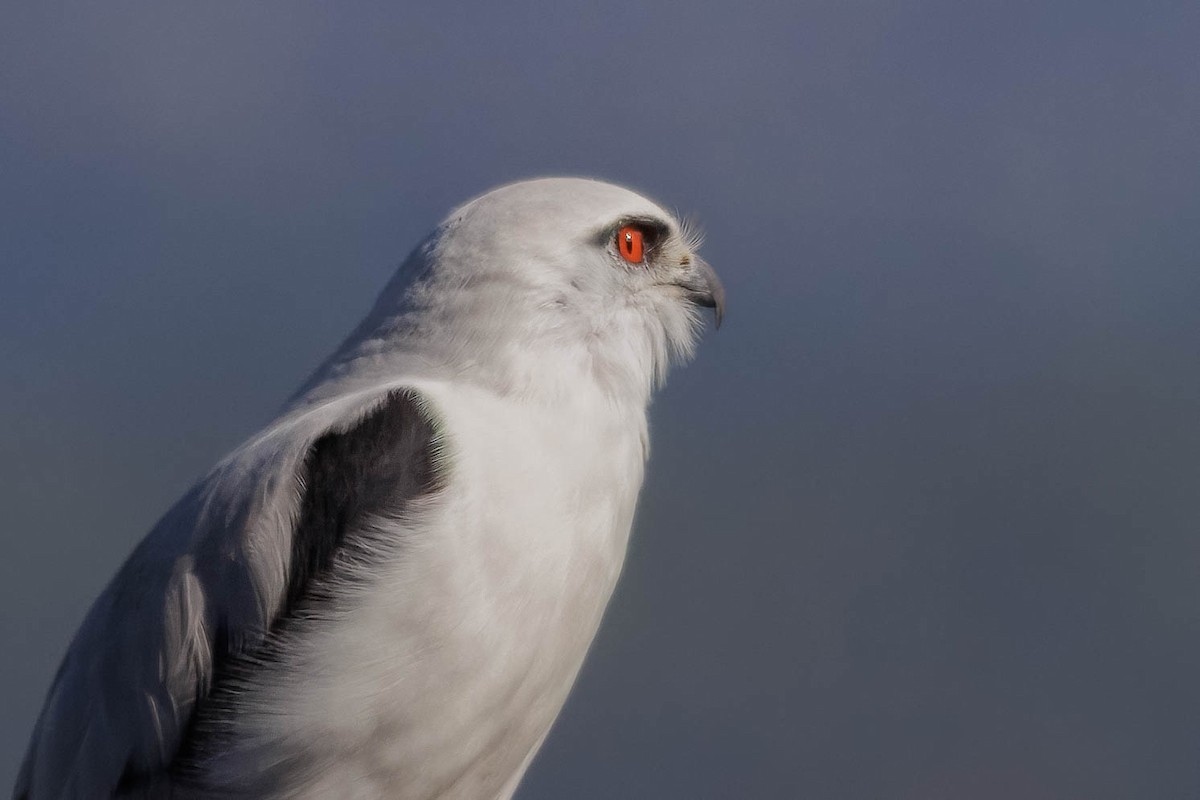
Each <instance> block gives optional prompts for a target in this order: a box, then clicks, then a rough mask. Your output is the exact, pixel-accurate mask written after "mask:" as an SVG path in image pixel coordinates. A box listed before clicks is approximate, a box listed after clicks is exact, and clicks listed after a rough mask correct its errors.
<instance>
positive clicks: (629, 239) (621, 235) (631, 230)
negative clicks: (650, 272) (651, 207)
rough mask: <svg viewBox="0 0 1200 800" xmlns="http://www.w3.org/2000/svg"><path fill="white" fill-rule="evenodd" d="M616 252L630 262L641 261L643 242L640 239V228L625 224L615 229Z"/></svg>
mask: <svg viewBox="0 0 1200 800" xmlns="http://www.w3.org/2000/svg"><path fill="white" fill-rule="evenodd" d="M617 252H618V253H620V254H621V258H623V259H625V260H626V261H628V262H629V263H630V264H640V263H642V258H643V257H644V256H645V242H644V241H643V240H642V232H641V230H639V229H638V228H636V227H634V226H633V225H625V226H623V227H622V228H621V229H620V230H619V231H617Z"/></svg>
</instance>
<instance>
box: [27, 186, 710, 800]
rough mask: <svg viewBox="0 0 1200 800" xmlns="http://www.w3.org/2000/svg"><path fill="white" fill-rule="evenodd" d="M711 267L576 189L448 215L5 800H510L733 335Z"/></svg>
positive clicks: (239, 452)
mask: <svg viewBox="0 0 1200 800" xmlns="http://www.w3.org/2000/svg"><path fill="white" fill-rule="evenodd" d="M699 245H700V241H699V236H698V234H697V232H696V229H695V227H694V226H692V225H690V224H688V223H687V222H686V221H683V220H681V219H679V218H678V217H677V216H676V215H675V214H673V213H671V212H669V211H667V210H665V209H664V208H663V207H662V206H660V205H658V204H657V203H656V202H654V201H652V200H649V199H647V198H646V197H644V196H642V195H640V194H638V193H636V192H635V191H633V190H630V189H627V188H624V187H621V186H618V185H615V184H612V183H606V182H603V181H599V180H594V179H588V178H568V177H554V178H539V179H533V180H526V181H521V182H517V183H512V184H508V185H505V186H501V187H499V188H496V189H493V190H491V191H489V192H487V193H484V194H482V195H480V196H478V197H476V198H475V199H473V200H470V201H468V202H467V203H465V204H463V205H462V206H460V207H458V208H457V209H455V210H454V211H452V212H451V213H450V214H449V215H448V216H447V217H446V218H445V219H444V221H443V222H442V223H441V224H440V225H438V226H437V227H436V228H435V229H434V230H433V231H432V232H431V233H430V234H429V235H428V236H427V237H425V238H424V240H422V241H421V242H420V243H419V244H418V245H417V247H416V248H415V249H414V250H413V251H412V252H411V254H410V255H409V256H408V258H407V259H406V260H405V261H404V262H403V263H402V264H401V266H400V267H399V269H398V270H397V272H396V273H395V275H394V277H392V278H391V280H390V281H389V282H388V283H387V284H386V286H385V287H384V289H383V291H382V293H381V294H380V295H379V296H378V298H377V300H376V302H375V304H374V306H373V308H372V309H371V310H370V312H369V313H368V314H367V316H366V317H365V318H364V319H363V320H362V322H361V323H360V324H359V325H358V327H357V328H355V329H354V330H353V332H352V333H351V334H350V335H349V336H348V338H346V340H345V341H344V342H343V343H342V344H341V345H340V347H338V348H337V349H336V350H335V351H334V352H333V354H332V355H331V356H330V357H329V358H328V359H327V360H325V362H324V363H322V364H321V365H319V366H318V367H317V369H316V371H315V372H314V373H313V374H312V376H311V377H310V378H309V379H308V380H307V381H306V382H305V383H304V384H303V385H302V386H301V387H300V389H299V390H298V391H297V392H296V393H295V394H294V395H293V396H292V397H291V398H290V399H289V400H287V401H286V402H285V404H284V405H283V407H282V410H281V411H280V413H279V415H278V416H277V417H276V418H275V419H273V420H272V421H271V422H270V423H269V424H268V425H267V426H266V427H265V428H263V429H262V430H261V431H260V432H258V433H256V434H255V435H253V436H251V437H250V438H249V439H248V440H247V441H246V442H244V443H243V444H241V445H240V446H239V447H237V448H236V449H235V450H233V452H232V453H230V454H229V455H228V456H226V457H225V458H224V459H223V460H222V461H220V462H219V463H218V464H217V465H216V466H215V467H213V469H212V470H211V471H210V472H209V473H208V474H207V475H206V476H204V477H203V478H201V479H200V480H199V482H198V483H197V484H196V485H195V486H194V487H193V488H192V489H191V490H189V491H188V492H187V493H186V494H185V495H184V496H183V497H182V498H181V499H180V500H179V501H178V502H177V503H176V504H175V505H174V506H173V507H171V508H170V509H169V510H168V511H167V512H166V514H165V515H164V516H163V517H162V518H161V520H160V521H159V522H157V523H156V525H155V526H154V527H153V528H152V529H151V531H150V533H149V534H148V535H147V536H146V537H145V538H144V539H143V540H142V541H141V542H140V544H138V545H137V546H136V548H135V549H134V550H133V552H132V554H131V555H130V556H129V558H128V559H127V560H126V561H125V563H124V564H123V566H122V567H121V568H120V569H119V571H118V572H117V574H116V576H115V577H114V578H113V579H112V581H111V582H110V583H109V584H108V585H107V587H106V588H105V589H104V590H103V592H102V593H101V594H100V595H99V597H98V598H97V600H96V601H95V603H94V605H93V606H92V607H91V609H90V611H89V612H88V614H87V616H86V618H85V620H84V622H83V623H82V625H81V626H80V628H79V629H78V631H77V633H76V634H75V636H74V639H73V640H72V642H71V644H70V646H69V649H68V651H67V654H66V656H65V657H64V660H63V662H62V665H61V667H60V668H59V670H58V673H57V675H56V676H55V678H54V681H53V683H52V686H51V688H50V690H49V692H48V695H47V698H46V701H45V704H44V707H43V709H42V711H41V714H40V717H39V718H38V721H37V723H36V727H35V729H34V731H33V734H32V738H31V741H30V744H29V747H28V751H27V755H26V757H25V759H24V761H23V763H22V766H21V769H20V773H19V776H18V779H17V784H16V787H15V791H14V795H13V797H14V798H15V800H50V799H51V798H53V799H55V800H58V799H59V798H84V797H86V798H109V797H111V798H168V797H169V798H194V799H195V800H200V799H201V798H217V797H222V798H294V799H300V800H309V799H312V798H354V799H356V800H357V799H359V798H361V799H363V800H366V799H367V798H383V797H387V798H404V799H407V800H417V799H418V798H420V799H421V800H434V799H435V798H436V799H437V800H451V799H453V798H461V799H463V800H466V799H470V800H507V799H508V798H511V797H512V796H513V795H514V793H515V792H516V790H517V786H518V784H519V783H520V781H521V779H522V777H523V775H524V774H525V772H526V769H527V768H528V766H529V764H530V762H531V760H532V759H533V757H534V755H535V753H536V752H537V751H538V749H539V748H540V747H541V745H542V743H543V741H544V740H545V738H546V735H547V733H548V731H549V730H550V728H551V725H552V723H553V722H554V720H555V718H556V717H557V715H558V713H559V711H560V710H561V708H562V706H563V704H564V702H565V700H566V698H567V696H568V693H569V692H570V690H571V687H572V685H573V683H574V682H575V679H576V676H577V674H578V672H579V670H580V667H581V665H582V663H583V661H584V658H585V656H586V653H587V651H588V648H589V646H590V643H591V641H592V639H593V637H594V635H595V633H596V631H597V629H598V627H599V624H600V621H601V617H602V614H603V612H604V609H605V607H606V605H607V604H608V601H609V598H610V596H611V594H612V592H613V590H614V588H615V585H616V583H617V580H618V577H619V575H620V572H621V569H622V564H623V562H624V559H625V553H626V549H627V544H628V540H629V536H630V530H631V526H632V524H633V520H634V515H635V507H636V504H637V500H638V495H639V493H640V490H641V485H642V481H643V477H644V473H645V467H646V463H647V458H648V454H649V434H648V422H647V419H648V409H649V405H650V402H651V399H652V395H653V394H654V392H655V390H656V389H657V388H658V387H659V386H661V384H662V382H663V381H664V379H665V377H666V375H667V371H668V368H669V367H670V366H671V365H672V364H675V363H681V362H685V361H687V360H688V359H690V358H691V357H692V356H693V355H694V353H695V349H696V347H697V342H698V340H699V338H700V335H701V332H702V330H703V327H704V313H703V310H704V309H711V310H712V311H713V312H714V315H715V318H716V322H717V324H718V325H719V324H720V321H721V318H722V316H723V315H724V310H725V292H724V289H723V288H722V285H721V282H720V281H719V280H718V278H717V275H716V273H715V272H714V271H713V269H712V267H710V266H709V265H708V263H707V262H705V261H704V260H703V259H702V258H701V257H700V255H699V253H698V249H699Z"/></svg>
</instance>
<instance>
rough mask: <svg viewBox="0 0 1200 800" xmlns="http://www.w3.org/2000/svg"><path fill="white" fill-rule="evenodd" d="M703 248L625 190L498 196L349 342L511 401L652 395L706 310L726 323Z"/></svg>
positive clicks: (542, 184)
mask: <svg viewBox="0 0 1200 800" xmlns="http://www.w3.org/2000/svg"><path fill="white" fill-rule="evenodd" d="M698 245H699V237H698V235H697V234H696V232H695V231H694V229H691V228H689V227H688V226H687V225H685V224H684V223H682V222H681V221H680V220H679V219H677V218H676V217H675V215H673V214H671V213H669V212H668V211H666V210H665V209H663V208H662V207H660V206H659V205H657V204H655V203H653V202H651V201H650V200H647V199H646V198H644V197H642V196H640V195H638V194H636V193H634V192H632V191H630V190H628V189H624V188H622V187H619V186H614V185H612V184H608V183H603V182H600V181H594V180H585V179H578V178H544V179H539V180H530V181H523V182H520V183H514V184H510V185H507V186H502V187H500V188H498V189H495V190H493V191H491V192H488V193H486V194H484V195H481V196H479V197H477V198H475V199H474V200H471V201H470V202H468V203H466V204H464V205H463V206H461V207H459V208H458V209H456V210H455V211H453V212H452V213H451V214H450V215H449V216H448V217H447V218H446V220H445V221H444V222H443V223H442V224H441V225H440V226H439V227H438V228H437V229H436V230H435V231H434V232H433V233H432V234H431V235H430V236H429V237H428V238H427V239H426V240H425V241H424V242H423V243H422V244H421V245H420V246H418V248H417V249H416V250H415V251H414V252H413V254H412V255H411V256H410V257H409V259H408V260H407V261H406V262H405V264H404V266H403V267H401V269H400V271H399V272H398V273H397V275H396V277H395V278H394V279H393V280H392V282H391V284H389V286H388V288H387V289H385V290H384V292H383V294H382V295H381V296H380V299H379V301H378V302H377V304H376V306H375V309H374V311H373V312H372V314H371V316H370V317H368V319H367V320H366V321H365V322H364V325H363V326H362V327H360V329H359V331H357V332H356V334H355V335H354V336H352V337H351V340H350V341H348V342H347V345H348V346H349V345H352V344H354V343H355V340H358V350H359V354H360V355H361V353H362V348H363V347H364V346H365V347H370V349H371V350H373V351H374V352H375V353H376V354H378V353H379V352H380V351H381V350H384V349H395V350H398V351H403V352H408V353H412V352H416V353H419V354H420V355H421V356H422V357H423V358H425V359H426V360H429V361H434V362H439V363H443V364H446V365H448V366H450V367H451V368H452V369H454V370H455V372H456V374H457V375H460V376H463V375H468V374H472V373H474V374H477V375H478V376H479V377H480V378H481V379H483V380H487V381H489V382H491V383H493V384H495V385H496V386H498V387H499V388H501V389H502V390H504V391H515V392H522V393H541V394H546V393H547V391H549V392H550V393H554V392H556V391H557V392H561V391H570V386H571V385H572V382H576V381H578V380H580V379H581V378H590V379H594V380H595V381H596V382H597V383H598V385H600V386H601V387H602V388H603V389H604V390H605V391H607V392H610V393H613V394H618V395H630V394H631V395H632V396H634V397H641V398H648V396H649V392H650V390H651V388H652V387H653V386H654V385H656V384H658V383H661V382H662V380H663V378H664V377H665V375H666V371H667V368H668V366H669V364H670V362H671V361H678V360H684V359H686V358H688V357H690V356H691V354H692V353H693V351H694V348H695V344H696V340H697V337H698V333H699V330H700V328H701V327H702V317H701V314H700V313H699V311H700V307H707V308H711V309H713V310H714V312H715V317H716V322H717V324H720V321H721V317H722V315H723V314H724V308H725V293H724V290H723V289H722V287H721V283H720V281H719V280H718V279H717V276H716V273H715V272H713V270H712V268H711V267H710V266H709V265H708V264H707V263H706V262H705V261H704V260H703V259H702V258H701V257H700V255H699V254H698V253H697V248H698ZM344 349H345V348H344ZM347 355H350V354H347ZM345 363H346V362H345V361H344V360H343V364H345ZM631 399H633V398H632V397H631Z"/></svg>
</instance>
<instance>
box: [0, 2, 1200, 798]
mask: <svg viewBox="0 0 1200 800" xmlns="http://www.w3.org/2000/svg"><path fill="white" fill-rule="evenodd" d="M4 5H5V8H4V14H3V18H4V23H3V26H2V28H0V271H2V272H0V370H2V374H3V376H4V377H3V386H2V387H0V455H2V459H0V508H3V509H4V514H3V522H2V523H0V541H2V542H3V546H4V555H3V558H2V559H0V609H2V611H0V642H3V644H2V646H0V675H2V680H0V704H2V709H3V711H2V713H0V787H9V786H11V785H12V781H13V778H14V776H15V773H16V768H17V764H18V762H19V759H20V758H21V756H22V754H23V751H24V748H25V743H26V739H27V736H28V735H29V732H30V729H31V727H32V724H33V721H34V718H35V715H36V713H37V711H38V709H39V708H40V705H41V703H42V699H43V696H44V693H45V691H46V689H47V687H48V685H49V683H50V680H51V677H52V676H53V673H54V670H55V668H56V666H57V664H58V661H59V659H60V658H61V656H62V655H63V653H64V651H65V648H66V646H67V643H68V641H69V639H70V636H71V634H72V632H73V631H74V629H75V628H76V626H77V625H78V624H79V622H80V621H81V619H82V617H83V614H84V613H85V611H86V609H87V607H88V606H89V604H90V603H91V601H92V599H93V598H94V597H95V595H96V594H97V593H98V592H99V591H100V589H101V588H102V586H103V585H104V584H105V583H106V582H107V581H108V579H109V578H110V577H111V575H112V574H113V572H114V571H115V569H116V568H117V566H118V565H119V563H120V562H121V561H122V560H123V559H124V558H125V556H126V555H127V554H128V552H129V551H130V549H131V548H132V546H133V545H134V543H135V542H136V541H137V540H139V539H140V538H141V537H142V536H143V535H144V534H145V533H146V532H147V531H148V529H149V528H150V526H151V524H152V523H153V522H154V521H155V520H156V519H157V517H158V516H159V515H160V514H161V513H162V512H163V511H165V510H166V509H167V507H168V506H169V505H170V504H171V503H172V502H173V501H174V500H175V499H176V498H177V497H178V496H179V495H180V494H181V493H182V492H183V491H184V490H185V489H186V488H187V487H188V486H189V485H190V484H191V483H192V482H193V481H194V480H195V479H197V478H198V477H199V476H200V475H202V474H203V473H204V472H205V471H206V470H207V469H208V468H209V466H210V465H211V464H212V463H213V462H214V461H216V460H217V459H218V458H220V457H221V456H222V455H223V454H224V453H226V452H227V451H228V450H230V449H231V448H232V447H234V446H235V445H236V444H238V443H239V442H240V441H241V440H242V439H243V438H244V437H246V436H247V435H249V434H250V433H252V432H253V431H255V430H256V429H257V428H259V427H260V426H261V425H262V424H264V423H265V422H266V421H268V420H269V419H270V418H271V417H272V416H273V414H274V413H275V412H276V410H277V409H278V408H279V406H280V405H281V404H282V402H283V401H284V400H285V399H286V398H287V396H288V395H289V394H290V393H291V392H292V390H293V389H295V388H296V387H297V386H298V385H299V383H300V382H301V381H302V380H303V379H304V378H305V377H306V376H307V374H308V373H309V371H310V370H311V369H313V368H314V367H315V366H316V364H317V363H318V362H319V361H320V360H321V359H322V358H324V357H325V356H326V355H327V354H328V353H329V352H330V351H331V350H332V348H333V347H334V346H335V345H336V344H337V343H338V342H339V341H340V340H341V338H342V337H343V336H344V335H345V334H346V333H347V332H348V331H349V329H350V328H351V327H352V326H353V325H354V324H355V322H356V321H357V320H358V319H359V317H360V316H361V315H363V314H364V313H365V312H366V310H367V309H368V307H369V305H370V304H371V302H372V300H373V298H374V295H375V293H376V292H377V291H378V290H379V289H381V288H382V286H383V284H384V282H385V281H386V280H387V278H388V277H389V275H390V274H391V272H392V270H393V269H394V268H395V267H396V266H397V265H398V264H399V262H400V260H401V259H402V258H403V257H404V256H405V254H406V253H407V252H408V250H409V249H410V248H411V247H412V246H413V245H414V244H415V243H416V242H417V241H418V240H419V239H420V238H421V237H422V236H423V235H424V234H425V233H426V232H427V231H428V230H429V229H430V228H431V227H432V226H433V225H434V224H435V223H436V222H437V221H438V220H439V219H440V218H441V217H442V216H443V215H444V214H445V213H446V212H447V211H448V210H449V209H450V208H451V207H453V206H454V205H456V204H458V203H460V202H461V201H463V200H465V199H467V198H469V197H471V196H473V195H475V194H477V193H479V192H481V191H483V190H486V189H488V188H490V187H492V186H494V185H496V184H499V183H502V182H506V181H511V180H515V179H520V178H526V177H531V176H537V175H548V174H576V175H588V176H596V177H602V178H605V179H608V180H612V181H617V182H621V183H625V184H628V185H631V186H633V187H635V188H638V189H640V190H642V191H644V192H646V193H647V194H649V195H651V196H652V197H655V198H657V199H659V200H660V201H662V202H663V203H665V204H666V205H668V206H671V207H676V208H678V209H680V210H681V211H683V212H684V213H687V214H690V215H693V216H694V217H695V218H696V219H697V220H699V221H700V223H701V224H702V225H703V226H704V227H705V228H706V230H707V233H708V237H707V243H706V245H705V247H704V251H703V252H704V254H705V256H706V258H707V259H708V260H709V261H711V262H712V263H713V264H714V265H715V266H716V268H717V270H718V271H719V273H720V274H721V276H722V277H723V279H724V280H725V283H726V285H727V288H728V293H729V314H728V317H727V322H726V326H725V327H724V328H723V329H722V330H721V331H720V333H719V334H718V335H715V336H713V335H710V336H707V337H706V340H705V341H704V343H703V345H702V347H701V351H700V355H699V358H698V360H697V361H696V363H694V364H692V365H691V366H690V367H688V368H687V369H685V370H682V371H676V372H675V373H674V376H673V378H672V381H671V383H670V385H669V386H668V387H667V389H666V390H665V391H664V392H663V393H662V394H661V395H660V396H659V398H658V400H657V402H656V403H655V405H654V408H653V410H652V419H653V437H654V447H653V455H652V459H651V464H650V470H649V479H648V482H647V484H646V488H645V492H644V494H643V498H642V505H641V509H640V512H639V518H638V522H637V525H636V528H635V534H634V539H633V542H632V545H631V550H630V557H629V561H628V562H627V566H626V572H625V575H624V578H623V580H622V583H621V585H620V587H619V588H618V591H617V595H616V597H615V599H614V601H613V604H612V606H611V607H610V609H609V613H608V616H607V618H606V621H605V625H604V628H603V629H602V632H601V634H600V636H599V638H598V640H597V642H596V644H595V646H594V648H593V651H592V654H591V656H590V659H589V661H588V663H587V665H586V667H585V668H584V671H583V674H582V676H581V679H580V681H579V684H578V686H577V687H576V690H575V692H574V694H573V695H572V698H571V700H570V702H569V703H568V706H567V708H566V710H565V712H564V714H563V716H562V718H561V719H560V720H559V723H558V724H557V726H556V727H555V729H554V731H553V733H552V734H551V737H550V739H549V740H548V743H547V744H546V746H545V748H544V749H543V750H542V752H541V754H540V755H539V756H538V759H537V761H536V763H535V764H534V765H533V768H532V770H531V772H530V774H529V776H528V778H527V780H526V781H525V784H524V785H523V787H522V789H521V791H520V793H519V797H520V798H521V800H551V799H552V798H584V799H591V798H792V797H797V798H801V797H802V798H913V799H914V800H915V799H917V798H920V799H922V800H926V799H930V798H933V799H935V800H936V799H937V798H947V800H948V799H949V798H956V799H957V798H964V797H968V798H1013V797H1021V798H1130V797H1142V798H1168V797H1172V798H1174V797H1196V796H1198V795H1200V758H1198V757H1197V756H1198V755H1200V681H1197V675H1198V674H1200V581H1198V578H1200V535H1198V534H1200V531H1198V523H1200V485H1198V479H1200V355H1198V349H1200V321H1198V318H1197V305H1198V304H1200V256H1198V254H1200V190H1198V187H1200V46H1198V44H1197V43H1198V42H1200V5H1198V4H1196V3H1195V2H1178V3H1171V2H1148V3H1137V4H1134V3H1117V2H1096V1H1095V0H1089V2H1065V1H1061V0H1060V1H1058V2H1040V3H1032V2H973V3H961V2H949V1H948V0H947V1H945V2H885V1H883V0H881V1H879V2H840V1H839V2H814V3H726V4H715V3H700V4H675V3H626V2H609V3H603V4H600V3H596V4H578V5H576V4H571V3H544V4H535V3H521V2H514V3H477V4H471V5H459V4H442V5H441V6H440V7H438V8H436V9H434V8H421V7H419V6H420V5H422V4H416V3H412V4H409V3H404V4H399V3H360V4H353V6H352V7H351V6H350V5H336V6H335V5H333V4H329V3H314V2H255V3H242V4H196V3H151V2H121V3H106V4H91V3H55V2H49V3H36V4H34V3H5V4H4ZM429 5H433V4H429ZM4 791H8V789H7V788H4Z"/></svg>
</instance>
